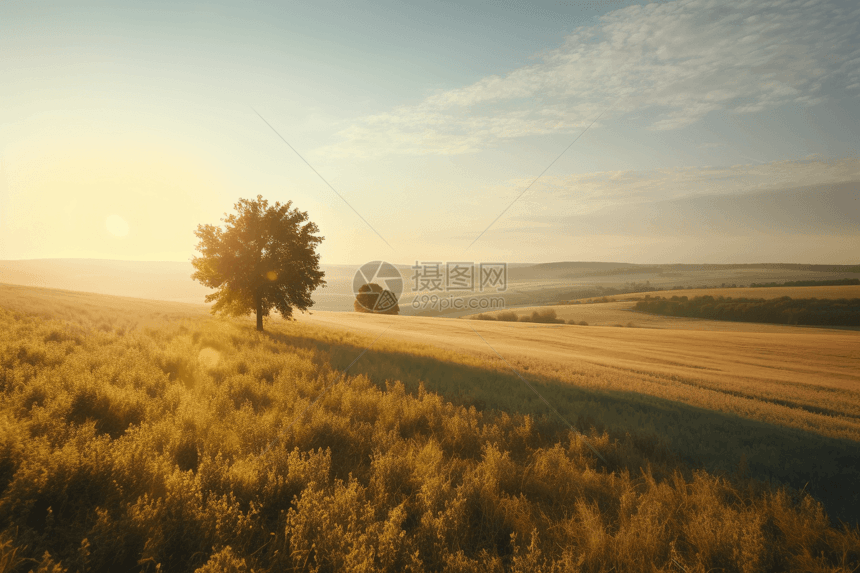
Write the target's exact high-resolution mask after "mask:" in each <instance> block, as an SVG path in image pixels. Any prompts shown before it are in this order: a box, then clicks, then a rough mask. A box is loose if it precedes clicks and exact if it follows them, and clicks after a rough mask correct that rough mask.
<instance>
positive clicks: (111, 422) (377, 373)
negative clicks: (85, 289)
mask: <svg viewBox="0 0 860 573" xmlns="http://www.w3.org/2000/svg"><path fill="white" fill-rule="evenodd" d="M18 295H22V293H21V292H20V291H19V292H18ZM23 298H27V297H23ZM10 301H11V302H10ZM7 302H8V303H9V304H13V303H14V304H15V305H16V306H19V307H21V306H22V305H24V306H26V307H27V309H28V311H29V312H30V313H35V314H23V313H17V312H12V311H9V310H4V308H3V307H6V308H8V305H7ZM81 302H82V304H83V307H82V308H88V309H90V310H89V311H88V313H85V312H83V310H82V312H81V313H79V314H78V315H77V316H74V315H75V313H74V308H75V307H74V303H73V302H70V300H69V299H68V298H63V297H58V296H55V295H51V294H50V293H45V292H44V291H42V292H34V293H33V294H32V296H30V298H29V301H23V300H22V296H19V297H18V299H16V300H14V301H12V300H11V299H10V298H8V297H5V296H3V295H0V326H2V330H0V391H2V392H3V400H2V403H0V573H7V572H9V571H29V570H36V571H63V570H69V571H157V570H162V571H195V570H197V571H204V572H209V571H211V572H215V571H258V572H264V571H305V570H306V571H320V572H322V571H452V572H453V571H523V572H525V571H529V572H531V571H595V572H598V571H600V572H607V573H608V572H609V571H649V572H650V571H678V570H683V571H698V572H702V573H704V572H705V571H712V570H715V569H716V570H722V571H852V570H856V568H857V567H860V530H858V529H857V528H856V527H853V528H848V527H833V526H832V525H831V524H830V523H829V521H828V518H827V516H826V515H825V513H824V511H823V509H822V507H821V506H820V505H819V504H818V503H817V502H816V501H814V500H813V499H812V498H811V497H809V495H807V494H805V493H804V494H799V493H797V492H791V491H783V490H778V489H775V488H772V487H770V486H766V485H764V484H762V483H761V482H757V481H751V480H748V479H746V477H745V476H746V475H747V472H749V471H751V470H749V469H748V468H747V467H746V465H745V464H741V465H740V466H739V467H738V468H737V472H736V475H735V476H734V477H731V478H729V476H725V477H719V476H716V475H713V474H708V473H706V472H702V471H691V470H690V469H688V466H686V465H684V464H682V463H679V461H678V460H677V459H676V458H675V457H674V456H673V455H672V454H671V453H670V452H668V451H667V450H665V449H663V448H662V447H660V445H659V444H658V443H656V442H655V441H654V440H652V439H648V437H647V436H643V435H640V434H625V433H624V432H623V431H620V432H619V431H615V430H613V431H609V432H603V431H600V430H599V429H596V428H595V427H594V426H599V425H600V420H599V419H597V417H594V416H593V417H592V420H591V421H589V420H585V419H583V417H580V419H579V420H578V423H577V425H578V427H579V428H580V429H581V430H583V431H586V432H587V433H588V434H589V440H590V443H591V445H592V446H593V447H595V448H596V449H597V451H598V452H599V453H600V455H601V456H603V457H604V458H605V459H606V460H607V461H608V466H605V465H603V463H602V462H600V461H599V460H598V459H597V458H596V457H595V456H594V454H593V453H592V452H591V450H590V449H589V448H588V447H587V446H586V443H585V442H584V441H583V438H582V437H581V436H580V435H578V434H576V433H573V432H571V431H569V430H567V429H565V428H563V427H561V426H559V425H558V424H555V423H553V422H552V421H550V420H546V419H545V418H543V417H542V416H537V415H524V414H523V413H520V412H518V408H516V407H512V408H511V407H509V408H506V409H508V410H509V412H504V411H495V410H492V409H491V408H489V406H490V404H486V405H485V406H486V408H485V409H484V410H483V411H482V409H481V408H476V407H474V406H472V407H469V408H466V407H464V406H463V405H457V404H452V403H451V402H450V401H449V399H448V398H443V396H442V395H440V393H436V392H426V391H423V390H421V389H420V388H418V387H415V386H417V384H418V383H419V382H421V381H425V382H426V383H427V386H428V388H429V387H430V385H431V384H432V385H435V386H438V387H439V388H440V390H444V392H445V393H446V394H448V395H450V396H451V399H452V400H453V401H455V402H456V401H457V400H461V401H469V400H471V401H473V402H475V401H477V400H480V399H481V396H484V397H489V396H490V395H493V396H495V397H497V399H498V402H499V403H498V406H499V407H500V408H504V407H505V406H506V405H507V406H511V405H517V404H522V403H523V402H524V401H523V400H522V394H520V393H519V392H520V391H521V390H522V384H521V383H520V382H519V381H518V379H516V378H515V377H513V376H511V375H509V374H503V373H502V365H500V364H498V363H495V364H492V363H488V362H487V360H486V358H485V356H484V355H482V354H480V353H476V352H470V351H469V349H466V350H467V352H466V353H465V354H464V353H463V352H462V349H459V348H457V349H454V350H450V349H446V348H440V347H438V346H428V345H419V344H416V343H412V342H409V341H403V340H397V339H395V338H393V337H388V336H387V335H386V336H385V337H383V338H381V339H380V340H378V341H377V345H375V346H374V347H373V348H372V349H371V350H370V351H368V352H367V354H365V355H364V356H363V357H362V358H361V360H359V361H358V362H356V364H355V366H354V367H353V369H352V370H351V371H350V373H349V375H348V376H347V377H343V376H341V375H340V373H339V372H338V368H340V367H342V366H346V365H347V364H349V363H350V362H352V361H353V360H354V359H355V357H356V356H358V355H359V354H360V353H361V352H362V351H363V350H364V349H365V348H366V344H367V341H368V339H369V338H370V336H371V335H372V334H373V332H372V330H373V329H368V328H361V327H360V326H358V325H359V324H360V323H358V322H352V323H347V328H348V330H347V331H344V330H343V329H342V328H340V329H335V328H326V327H322V326H320V325H319V324H314V323H310V322H303V323H279V322H272V323H270V324H269V327H268V328H269V331H270V332H268V333H265V334H259V333H256V332H255V331H254V330H253V326H252V325H251V324H250V322H249V321H225V320H215V319H210V318H207V317H205V316H202V315H201V314H200V313H199V310H198V309H186V311H185V312H184V314H183V313H182V312H180V310H178V309H173V310H171V311H169V313H168V314H170V316H169V318H164V317H163V316H162V317H161V318H158V317H153V312H156V313H157V311H156V310H154V309H153V308H151V307H148V306H147V305H146V304H143V303H129V306H128V307H127V308H125V311H124V312H123V317H122V319H120V318H118V317H116V316H115V313H116V312H117V311H118V310H119V311H122V310H123V307H122V304H121V303H119V302H117V301H114V303H115V304H116V305H118V307H112V308H110V309H107V310H102V311H101V312H100V313H99V311H98V310H94V309H93V308H92V306H91V304H92V303H95V300H90V301H81ZM137 304H143V306H135V305H137ZM96 306H97V305H96ZM53 309H65V311H64V312H67V313H70V314H69V315H68V316H67V318H68V320H51V319H46V318H43V317H42V316H45V315H50V314H52V312H53ZM163 314H164V313H163ZM36 315H42V316H36ZM312 318H321V317H312ZM363 318H364V319H370V320H365V322H364V323H363V324H365V325H373V324H374V323H377V322H379V321H386V320H387V321H394V322H397V321H400V322H401V324H402V325H404V326H405V325H407V324H408V321H417V322H415V323H414V324H412V326H411V328H413V329H414V328H416V327H420V326H421V324H420V320H418V319H411V318H409V317H377V316H367V315H364V316H363ZM431 320H432V319H431ZM111 321H113V323H114V326H113V327H111ZM448 322H450V323H456V324H459V325H461V326H463V327H465V326H466V325H467V324H468V323H467V322H466V321H448ZM470 322H471V321H470ZM491 326H499V327H501V326H502V325H476V328H479V329H480V328H485V329H489V328H490V327H491ZM515 326H517V327H522V330H523V331H527V332H532V333H537V332H538V331H537V330H536V329H529V328H528V327H529V325H525V324H523V325H515ZM383 327H384V326H383ZM350 328H351V331H350V330H349V329H350ZM393 328H394V327H393ZM564 328H565V329H568V330H569V329H576V328H577V327H564ZM579 330H580V331H583V332H589V333H594V334H595V335H598V336H599V335H600V334H601V333H608V332H614V333H617V332H619V331H622V329H601V328H599V327H598V328H595V327H589V328H584V327H579ZM571 331H572V330H571ZM623 331H624V332H638V331H637V330H635V329H629V330H628V329H624V330H623ZM402 332H405V329H404V330H401V331H400V332H399V333H401V334H402ZM483 332H484V335H485V336H486V337H487V338H488V339H491V341H492V343H493V344H494V346H498V347H502V346H503V344H502V341H501V340H496V339H494V338H492V337H493V336H494V335H496V336H497V335H498V334H499V333H494V331H492V330H484V331H483ZM546 332H556V331H555V330H551V329H547V331H546ZM654 332H658V331H654ZM395 334H397V333H395ZM710 334H713V333H710ZM437 335H439V336H441V333H438V332H437ZM472 335H473V337H474V333H472ZM529 336H531V335H529ZM451 342H452V343H453V344H455V345H456V344H458V339H457V338H456V337H454V338H453V339H451ZM599 343H600V340H598V344H599ZM541 344H543V345H547V344H548V343H547V342H546V341H543V342H541ZM855 348H856V347H855ZM564 351H565V349H560V352H562V353H563V352H564ZM500 352H502V354H503V355H506V353H507V349H505V348H502V349H501V350H500ZM615 352H618V351H617V350H616V351H615ZM623 354H624V352H621V353H620V354H619V355H618V356H617V357H616V358H618V359H619V360H620V361H621V362H620V363H621V364H624V363H625V362H624V361H625V360H627V361H628V363H629V362H635V361H636V358H635V357H632V356H627V357H626V358H625V357H624V356H623ZM855 358H856V357H855ZM511 360H512V362H514V363H515V364H516V365H517V366H518V367H519V368H521V369H523V370H524V371H527V372H528V375H529V376H531V375H533V374H535V375H536V376H537V378H539V379H540V382H542V384H541V388H542V389H543V391H546V392H548V393H550V396H551V398H552V399H553V401H554V402H556V403H558V404H559V406H561V405H563V404H564V403H568V404H573V402H571V401H570V400H569V399H568V398H570V397H571V396H576V395H577V394H576V393H572V392H578V393H579V394H578V395H579V396H580V397H582V398H584V400H585V402H592V403H594V404H596V405H597V406H600V405H603V406H606V405H607V404H609V405H612V404H613V403H612V402H603V401H602V400H603V398H602V397H601V396H602V395H601V394H599V393H596V392H595V393H592V392H591V391H590V390H582V389H579V390H577V389H575V388H574V387H573V386H572V385H571V384H565V385H562V384H560V383H552V382H551V381H550V380H549V378H546V376H545V374H541V373H534V372H533V370H534V369H535V368H537V363H531V364H532V365H531V366H530V364H528V363H520V362H519V359H518V358H516V357H513V358H512V359H511ZM664 362H665V361H664V360H663V359H661V358H658V359H657V360H656V362H655V363H654V364H657V365H662V366H661V367H669V366H670V365H669V364H667V363H664ZM527 368H528V369H529V370H526V369H527ZM622 368H623V366H622ZM599 372H600V371H594V372H593V373H592V372H589V371H585V372H583V373H581V376H580V378H578V379H577V380H576V381H577V382H581V383H583V386H582V388H586V387H587V380H588V379H589V377H590V376H591V375H592V374H594V375H597V374H599ZM450 383H454V384H460V385H461V388H460V390H461V392H460V393H459V394H458V395H454V393H453V392H449V391H450V390H451V389H450V388H444V386H445V384H450ZM594 384H595V385H596V386H600V385H602V384H605V381H601V379H600V378H599V377H598V379H597V381H596V382H594ZM464 385H468V387H465V388H464V387H463V386H464ZM326 387H328V391H327V392H326V393H325V394H323V395H322V398H321V399H319V401H316V402H315V400H316V399H317V398H318V397H319V396H320V393H321V391H322V390H323V388H326ZM488 392H492V394H490V393H488ZM607 395H608V394H607ZM650 399H651V400H653V398H650ZM646 403H647V400H646ZM614 404H615V406H623V402H621V401H617V402H615V403H614ZM632 404H633V405H634V406H635V405H636V403H635V402H633V403H632ZM652 405H660V403H659V402H652ZM586 406H587V404H586ZM528 407H529V408H532V409H533V410H535V412H537V411H538V410H539V407H538V406H537V404H531V405H529V406H528ZM577 407H578V406H577ZM589 410H590V411H591V412H593V413H594V414H596V415H597V416H599V415H600V414H601V410H600V409H599V407H598V408H597V409H595V408H593V407H589ZM621 413H622V414H623V412H621ZM687 421H688V420H687V419H685V418H683V417H681V418H679V419H678V422H679V423H680V424H681V425H683V424H685V423H686V422H687ZM735 423H736V422H735ZM589 428H590V429H589ZM809 434H810V435H818V434H814V433H809ZM763 435H764V434H763Z"/></svg>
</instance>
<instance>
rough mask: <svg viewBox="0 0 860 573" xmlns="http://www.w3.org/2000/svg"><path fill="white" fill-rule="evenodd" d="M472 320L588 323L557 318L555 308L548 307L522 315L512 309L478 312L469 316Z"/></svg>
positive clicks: (585, 324) (581, 324) (583, 324)
mask: <svg viewBox="0 0 860 573" xmlns="http://www.w3.org/2000/svg"><path fill="white" fill-rule="evenodd" d="M470 318H471V319H472V320H498V321H500V322H537V323H540V324H577V325H579V326H588V323H587V322H585V321H584V320H580V321H579V322H577V321H576V320H573V319H571V320H568V321H566V322H565V320H564V319H563V318H558V315H556V313H555V310H553V309H551V308H548V309H546V310H541V311H537V310H535V311H532V313H531V314H530V315H529V314H524V315H522V316H520V315H518V314H517V313H515V312H513V311H508V312H500V313H499V314H496V315H492V314H478V315H476V316H472V317H470Z"/></svg>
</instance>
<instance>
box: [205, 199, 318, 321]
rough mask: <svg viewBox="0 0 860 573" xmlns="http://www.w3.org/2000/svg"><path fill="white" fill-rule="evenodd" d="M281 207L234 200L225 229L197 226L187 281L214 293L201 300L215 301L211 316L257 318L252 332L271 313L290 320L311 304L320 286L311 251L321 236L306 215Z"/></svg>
mask: <svg viewBox="0 0 860 573" xmlns="http://www.w3.org/2000/svg"><path fill="white" fill-rule="evenodd" d="M291 207H292V201H287V202H286V203H285V204H281V203H278V202H276V203H275V204H274V205H273V206H271V207H270V206H269V202H268V201H267V200H265V199H263V197H262V195H257V199H256V200H255V201H253V200H248V199H239V202H238V203H236V205H235V209H236V212H235V213H232V214H229V215H228V214H226V213H225V216H224V218H223V219H221V220H222V221H223V222H224V228H221V227H219V226H216V225H198V226H197V230H196V231H195V232H194V234H195V235H196V236H197V238H198V239H200V242H199V243H198V245H197V250H198V251H199V252H200V253H201V256H199V257H198V256H195V257H193V258H192V260H191V264H192V265H194V268H195V269H196V270H195V272H194V273H193V274H192V275H191V278H193V279H194V280H197V281H199V282H201V283H202V284H203V285H205V286H207V287H209V288H213V289H217V290H216V292H214V293H212V294H209V295H207V296H206V302H212V301H215V304H214V305H213V306H212V313H213V314H214V313H217V312H220V313H223V314H226V315H228V316H243V315H247V314H249V313H256V315H257V330H261V331H262V330H263V317H264V316H268V315H269V313H270V312H271V310H272V309H273V308H274V309H276V310H277V311H278V312H279V313H280V314H281V316H283V317H284V318H291V317H292V312H293V309H294V308H296V309H299V310H302V311H304V310H307V309H308V308H309V307H311V306H312V305H313V300H311V293H313V291H314V289H316V288H317V287H319V286H324V285H325V280H323V277H324V276H325V273H324V272H323V271H321V270H320V268H319V259H320V257H319V254H317V252H316V247H317V245H319V244H320V243H321V242H322V241H323V238H324V237H320V236H318V235H317V233H319V228H318V227H317V226H316V224H315V223H313V222H312V221H309V220H308V214H307V213H306V212H303V211H299V210H298V209H296V208H292V209H291Z"/></svg>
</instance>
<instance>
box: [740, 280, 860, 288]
mask: <svg viewBox="0 0 860 573" xmlns="http://www.w3.org/2000/svg"><path fill="white" fill-rule="evenodd" d="M844 285H860V279H833V280H829V281H790V282H785V283H751V284H750V288H761V287H805V286H844Z"/></svg>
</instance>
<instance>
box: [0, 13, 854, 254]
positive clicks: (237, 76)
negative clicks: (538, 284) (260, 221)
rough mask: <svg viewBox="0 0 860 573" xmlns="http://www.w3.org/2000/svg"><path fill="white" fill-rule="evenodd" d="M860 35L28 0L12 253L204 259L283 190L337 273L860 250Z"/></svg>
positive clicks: (8, 19) (14, 71)
mask: <svg viewBox="0 0 860 573" xmlns="http://www.w3.org/2000/svg"><path fill="white" fill-rule="evenodd" d="M858 25H860V6H858V5H856V3H851V2H828V1H824V0H822V1H816V0H813V1H804V2H801V1H792V0H773V1H769V2H767V1H750V2H734V3H725V2H713V1H706V0H689V1H686V0H676V1H673V2H661V3H657V4H645V3H629V2H621V1H619V2H613V1H608V2H565V3H554V4H550V3H545V4H524V3H523V4H506V3H493V4H489V3H488V4H480V3H437V2H434V3H394V2H391V3H372V4H370V3H361V4H359V3H349V2H342V3H328V2H322V3H316V4H314V5H310V4H306V3H302V4H298V3H295V4H293V3H274V2H256V3H230V2H218V3H206V4H203V3H199V4H196V3H187V2H149V3H146V4H140V5H133V4H130V3H116V2H111V3H107V2H94V3H78V4H76V5H74V6H71V5H69V3H59V2H45V3H39V4H36V3H28V2H14V1H13V2H9V1H6V2H3V3H2V4H0V77H2V78H3V81H2V82H0V101H2V102H3V105H2V106H0V162H2V163H0V258H5V259H20V258H47V257H91V258H114V259H130V260H188V258H190V257H191V256H192V255H193V254H194V250H193V248H194V242H195V240H194V237H193V230H194V228H195V227H196V225H197V224H198V223H215V222H217V221H218V218H219V217H220V216H221V214H222V213H223V212H224V211H227V210H229V209H231V207H232V204H233V203H234V202H235V201H236V199H238V198H239V197H252V196H255V195H257V194H258V193H260V194H262V195H263V196H265V197H266V198H268V199H270V200H280V201H285V200H292V201H293V202H294V204H295V205H296V206H298V207H299V208H300V209H302V210H305V211H308V213H309V215H310V217H311V219H312V220H314V221H316V222H317V223H318V224H319V226H320V228H321V230H322V234H323V235H325V237H326V241H325V242H324V244H323V247H322V254H323V261H324V262H328V263H351V264H360V263H362V262H365V261H367V260H374V259H380V258H381V259H388V260H394V261H397V262H401V263H409V262H414V261H415V260H423V261H427V260H440V261H446V260H474V261H481V260H484V261H490V260H506V261H510V262H515V261H516V262H526V261H534V262H546V261H554V260H616V261H625V262H643V263H649V262H756V261H764V260H767V261H775V262H827V263H856V262H857V257H856V253H857V252H860V208H858V200H857V198H856V197H857V195H858V193H857V189H858V186H857V182H858V181H860V163H858V157H857V151H858V148H860V130H858V121H857V119H856V118H857V117H860V105H859V104H860V32H858ZM254 109H256V110H257V111H258V112H259V113H260V114H261V115H262V116H263V117H265V118H266V120H267V121H268V122H270V123H271V125H272V126H274V127H275V128H276V129H277V131H278V132H279V133H280V134H281V135H282V136H283V137H284V138H285V139H286V140H287V141H289V142H290V144H291V145H293V146H294V147H295V148H296V149H297V150H298V151H299V152H300V153H301V154H302V156H303V157H304V158H305V159H306V160H307V161H308V162H309V163H310V164H311V165H312V166H313V167H314V168H315V169H316V170H317V171H318V172H319V173H320V174H322V175H323V176H324V177H325V178H326V180H327V181H329V182H330V183H331V184H332V185H333V186H334V187H335V189H337V191H338V192H339V193H340V194H341V195H342V196H343V197H344V198H345V199H346V200H347V201H348V202H349V203H350V204H351V205H352V206H353V207H354V208H355V209H356V210H357V211H358V212H359V213H361V215H362V216H363V217H364V218H365V219H366V220H367V221H368V222H369V223H370V225H371V226H372V227H373V228H374V229H375V230H376V232H378V233H379V234H380V235H382V236H383V237H385V239H386V240H387V241H388V242H389V243H390V244H391V245H392V247H393V248H389V247H388V246H386V244H385V243H384V242H383V241H382V240H380V239H379V237H378V236H377V234H376V233H374V231H373V230H371V229H369V228H368V227H367V226H366V225H365V223H364V222H362V221H361V219H360V218H359V217H358V216H356V214H355V213H354V212H353V211H352V210H351V209H350V208H349V207H348V206H347V205H346V204H344V202H343V201H342V200H341V199H340V198H339V197H338V196H337V195H336V194H335V193H333V192H332V191H331V190H330V189H329V188H328V187H327V186H326V185H325V184H324V183H323V182H322V181H321V180H320V179H319V178H318V177H317V175H316V174H315V173H314V172H313V171H312V170H311V169H310V168H309V167H308V166H307V165H306V164H305V163H304V162H302V160H301V159H300V158H299V157H297V156H296V155H295V154H294V153H293V151H291V150H290V149H289V147H287V146H286V145H285V144H284V143H283V142H282V141H281V140H280V139H279V138H278V136H277V135H276V134H275V133H273V132H272V130H271V129H270V128H269V127H268V126H267V125H266V124H265V123H264V122H263V121H262V120H261V119H260V118H259V117H258V116H257V115H256V114H255V113H254ZM601 114H602V115H601ZM598 116H600V119H599V120H598V121H597V122H596V123H594V124H593V125H592V126H591V127H590V128H588V130H587V131H586V132H585V133H584V134H582V132H583V130H585V129H586V128H587V127H588V126H589V125H591V124H592V122H594V120H595V118H597V117H598ZM580 134H582V135H581V137H580V138H579V139H578V140H577V141H576V143H574V144H573V145H572V146H571V147H570V149H568V150H567V151H566V152H565V153H564V154H563V155H562V156H561V157H560V158H558V160H557V161H556V162H555V163H554V164H552V167H551V168H550V169H548V170H547V171H546V173H545V174H544V175H543V176H542V177H541V178H540V179H539V180H538V181H537V182H536V183H534V184H533V185H532V186H531V187H530V188H529V189H528V191H527V192H526V193H524V194H523V195H522V196H521V197H520V198H519V199H517V200H516V201H515V199H516V198H517V197H518V196H520V193H521V192H522V191H523V189H525V188H526V187H528V186H529V185H530V184H531V183H532V181H533V180H534V179H535V177H537V176H538V175H539V174H540V173H542V172H543V171H544V170H545V169H546V168H547V167H548V166H549V165H550V163H551V162H552V161H553V160H554V159H556V157H558V156H559V154H560V153H561V152H562V150H564V149H565V148H566V147H567V146H568V145H570V144H571V142H572V141H574V139H575V138H576V137H578V136H580ZM822 185H823V186H831V187H832V189H834V191H833V192H832V193H822V192H821V186H822ZM798 189H808V190H809V191H808V193H807V194H804V193H806V192H803V191H797V190H798ZM762 196H764V197H766V198H767V200H758V199H751V197H753V198H754V197H762ZM703 197H704V198H705V199H703ZM708 197H712V198H714V199H713V200H709V199H707V198H708ZM732 197H738V200H737V201H736V202H735V203H733V202H732ZM822 198H823V199H822ZM821 201H831V202H835V203H834V204H838V205H839V209H840V211H839V212H840V213H843V214H844V215H845V216H844V217H833V216H831V215H832V214H833V213H835V212H836V211H834V209H833V204H830V205H821ZM512 202H513V205H512V206H511V207H510V208H509V209H508V210H507V211H505V213H504V215H503V216H502V217H500V218H499V219H498V220H497V221H496V222H495V223H494V224H493V225H492V226H491V227H490V229H489V230H487V231H486V233H484V234H483V235H482V236H481V238H480V239H479V240H478V241H477V242H475V243H474V244H473V245H472V246H471V247H469V248H468V249H467V247H468V246H469V245H470V243H472V242H473V241H474V239H475V238H476V237H477V236H478V235H479V234H480V233H481V231H483V230H484V229H485V228H486V227H487V226H488V225H490V223H491V222H492V221H494V220H495V219H496V217H497V216H498V215H499V214H500V213H501V212H502V211H503V210H504V209H505V208H506V207H507V206H508V205H511V203H512ZM679 202H680V203H679ZM684 202H686V203H684ZM798 202H800V203H802V204H803V205H804V208H803V209H798V208H792V207H791V205H796V204H798ZM680 204H684V205H687V207H684V208H683V209H675V208H674V207H673V208H669V207H667V206H677V205H680ZM733 204H737V205H743V206H745V207H744V208H746V209H755V210H757V211H754V212H752V213H745V215H746V216H744V217H743V218H742V222H743V224H739V223H737V222H735V223H732V224H728V223H726V224H723V223H721V221H725V218H726V213H727V209H728V210H730V206H731V205H733ZM638 212H641V213H643V217H644V216H645V215H644V214H647V217H648V223H647V224H646V225H642V224H631V213H633V214H635V213H638ZM678 212H683V214H684V215H683V216H684V220H683V221H678V220H677V219H676V218H675V216H674V215H673V213H678ZM787 213H788V214H789V215H786V214H787ZM855 214H856V217H854V216H853V215H855ZM786 217H788V218H786ZM118 220H121V222H122V223H125V225H123V224H121V223H118V222H117V221H118ZM738 220H740V219H738ZM852 221H854V224H852ZM598 222H599V224H598ZM684 229H687V230H688V231H684ZM702 229H704V230H706V231H707V232H704V231H701V230H702ZM692 230H695V232H693V231H692Z"/></svg>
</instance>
